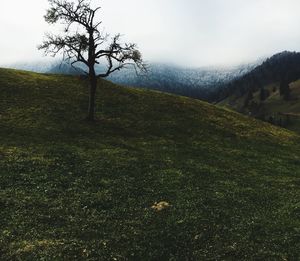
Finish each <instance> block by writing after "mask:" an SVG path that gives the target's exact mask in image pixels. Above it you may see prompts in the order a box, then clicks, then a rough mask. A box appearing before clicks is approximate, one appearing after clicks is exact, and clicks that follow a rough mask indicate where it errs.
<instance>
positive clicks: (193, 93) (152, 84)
mask: <svg viewBox="0 0 300 261" xmlns="http://www.w3.org/2000/svg"><path fill="white" fill-rule="evenodd" d="M256 65H257V64H246V65H241V66H235V67H224V68H213V67H212V68H184V67H179V66H172V65H166V64H151V65H150V66H149V69H148V73H147V75H137V74H136V73H135V71H134V69H133V68H131V69H126V70H123V71H119V72H117V73H115V74H113V75H112V76H111V77H109V79H110V80H112V81H113V82H115V83H118V84H125V85H130V86H135V87H144V88H151V89H155V90H160V91H165V92H170V93H175V94H180V95H184V96H189V97H193V98H199V99H205V100H209V99H210V95H211V93H212V91H213V90H214V89H216V88H217V87H218V86H221V85H223V84H225V83H228V82H230V81H231V80H232V79H235V78H236V77H239V76H242V75H244V74H246V73H247V72H249V71H250V70H251V69H253V68H254V67H255V66H256Z"/></svg>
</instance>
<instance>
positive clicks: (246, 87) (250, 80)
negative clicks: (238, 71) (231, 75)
mask: <svg viewBox="0 0 300 261" xmlns="http://www.w3.org/2000/svg"><path fill="white" fill-rule="evenodd" d="M299 78H300V53H296V52H287V51H285V52H282V53H279V54H276V55H274V56H272V57H271V58H269V59H267V60H266V61H265V62H263V63H262V64H261V65H260V66H257V67H256V68H255V69H254V70H252V71H251V72H248V73H246V74H245V75H243V76H241V77H238V78H236V79H235V80H233V81H231V82H230V83H227V84H224V85H221V86H219V87H218V88H217V89H216V90H215V91H214V92H213V93H212V95H211V97H210V98H209V99H210V100H211V101H221V100H223V99H225V98H227V97H229V96H231V95H235V96H236V97H242V96H245V95H247V96H248V97H249V98H251V95H252V94H253V92H256V91H260V96H261V100H264V99H265V98H266V96H267V91H266V90H265V89H264V86H266V85H268V84H272V83H275V82H276V83H280V86H281V87H280V94H281V95H282V96H283V97H284V98H286V99H288V97H289V83H291V82H293V81H296V80H298V79H299Z"/></svg>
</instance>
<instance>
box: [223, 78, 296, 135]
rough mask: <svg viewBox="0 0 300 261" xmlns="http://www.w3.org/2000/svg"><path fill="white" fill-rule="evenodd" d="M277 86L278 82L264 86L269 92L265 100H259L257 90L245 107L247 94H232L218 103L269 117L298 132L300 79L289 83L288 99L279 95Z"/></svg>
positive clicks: (258, 115)
mask: <svg viewBox="0 0 300 261" xmlns="http://www.w3.org/2000/svg"><path fill="white" fill-rule="evenodd" d="M279 86H280V85H279V83H273V84H270V85H268V86H265V87H264V89H265V90H267V91H268V92H269V94H270V95H269V96H268V97H267V99H266V100H265V101H261V100H260V91H257V92H255V93H254V94H253V100H251V101H249V103H248V105H247V106H246V107H245V100H246V96H247V95H244V96H242V97H236V96H235V95H232V96H230V97H228V98H227V99H225V100H223V101H222V102H220V104H219V105H221V106H226V107H230V108H233V109H235V110H237V111H240V112H243V113H247V114H248V113H249V112H251V113H252V114H253V115H254V116H256V117H259V118H262V119H264V120H267V121H270V119H271V121H272V122H273V123H275V124H277V125H282V126H284V127H285V128H288V129H290V130H293V131H296V132H298V133H300V80H298V81H296V82H293V83H291V84H290V89H291V97H290V99H289V100H288V101H286V100H284V99H283V97H281V96H280V93H279V88H280V87H279Z"/></svg>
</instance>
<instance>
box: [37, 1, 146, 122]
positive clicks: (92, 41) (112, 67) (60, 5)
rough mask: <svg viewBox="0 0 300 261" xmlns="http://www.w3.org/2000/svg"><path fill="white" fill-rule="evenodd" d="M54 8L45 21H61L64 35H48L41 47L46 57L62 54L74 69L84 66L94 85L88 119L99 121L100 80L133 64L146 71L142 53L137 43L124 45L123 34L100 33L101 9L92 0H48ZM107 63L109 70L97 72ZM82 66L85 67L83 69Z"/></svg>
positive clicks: (91, 90) (50, 9) (90, 94)
mask: <svg viewBox="0 0 300 261" xmlns="http://www.w3.org/2000/svg"><path fill="white" fill-rule="evenodd" d="M48 1H49V4H50V8H49V9H48V10H47V14H46V15H45V20H46V22H48V23H49V24H56V23H58V22H61V23H62V24H63V25H64V33H63V34H62V35H53V34H47V35H46V40H45V41H44V42H43V43H42V44H41V45H40V46H39V47H38V48H39V49H43V50H44V51H45V53H46V54H50V55H52V56H56V55H57V54H60V53H62V54H63V59H64V60H66V61H68V62H69V63H70V64H71V65H72V66H73V67H74V68H78V67H77V66H78V65H79V64H80V63H81V65H84V67H85V68H86V70H84V73H85V74H86V75H87V76H88V78H89V82H90V93H89V107H88V116H87V120H89V121H94V119H95V97H96V90H97V80H98V78H101V77H102V78H104V77H107V76H109V75H110V74H111V73H113V72H115V71H118V70H121V69H122V68H124V67H126V66H128V65H133V66H134V67H135V68H136V69H141V70H146V69H145V68H146V67H145V64H144V62H143V60H142V56H141V53H140V52H139V50H138V49H137V47H136V45H135V44H132V43H125V44H122V43H121V42H120V35H119V34H118V35H116V36H114V37H109V35H107V34H104V33H103V32H101V31H100V29H99V27H100V25H101V23H102V22H101V21H99V20H98V19H97V18H96V13H97V11H99V10H100V7H97V8H92V7H91V2H90V1H89V0H73V1H67V0H48ZM100 60H103V61H104V62H105V63H106V65H107V68H106V70H105V71H104V72H103V73H97V72H96V68H95V66H96V65H97V64H99V63H100ZM81 67H82V66H81Z"/></svg>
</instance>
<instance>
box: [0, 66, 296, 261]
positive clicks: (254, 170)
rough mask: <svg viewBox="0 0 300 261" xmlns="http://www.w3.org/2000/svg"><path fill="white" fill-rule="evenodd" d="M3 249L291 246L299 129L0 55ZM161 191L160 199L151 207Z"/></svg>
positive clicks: (98, 254) (0, 253) (289, 254)
mask: <svg viewBox="0 0 300 261" xmlns="http://www.w3.org/2000/svg"><path fill="white" fill-rule="evenodd" d="M0 94H1V96H0V98H1V103H0V140H1V142H0V188H1V190H0V209H1V212H0V215H1V216H0V229H1V230H0V257H1V259H3V260H18V259H20V260H37V259H43V260H297V259H298V258H299V252H300V251H299V247H300V246H299V242H300V238H299V232H300V220H299V218H300V216H299V215H300V212H299V207H300V205H299V202H300V193H299V184H300V183H299V174H300V145H299V136H298V135H297V134H295V133H293V132H290V131H287V130H283V129H280V128H277V127H274V126H271V125H269V124H266V123H263V122H260V121H256V120H254V119H251V118H248V117H244V116H242V115H240V114H237V113H235V112H232V111H229V110H224V109H222V108H218V107H215V106H212V105H209V104H207V103H204V102H200V101H196V100H192V99H188V98H183V97H179V96H174V95H167V94H162V93H159V92H153V91H147V90H139V89H131V88H124V87H120V86H116V85H114V84H112V83H110V82H106V81H101V83H100V84H99V88H98V94H97V97H98V100H97V121H96V122H95V123H94V124H89V123H87V122H85V121H84V120H83V119H84V118H85V116H86V108H87V84H86V83H85V82H84V81H82V80H80V79H79V78H76V77H70V76H57V75H42V74H35V73H28V72H22V71H15V70H7V69H0ZM156 202H166V203H167V204H169V207H168V208H166V209H164V210H162V211H159V212H158V211H154V210H153V208H151V207H152V206H153V205H155V204H156Z"/></svg>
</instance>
